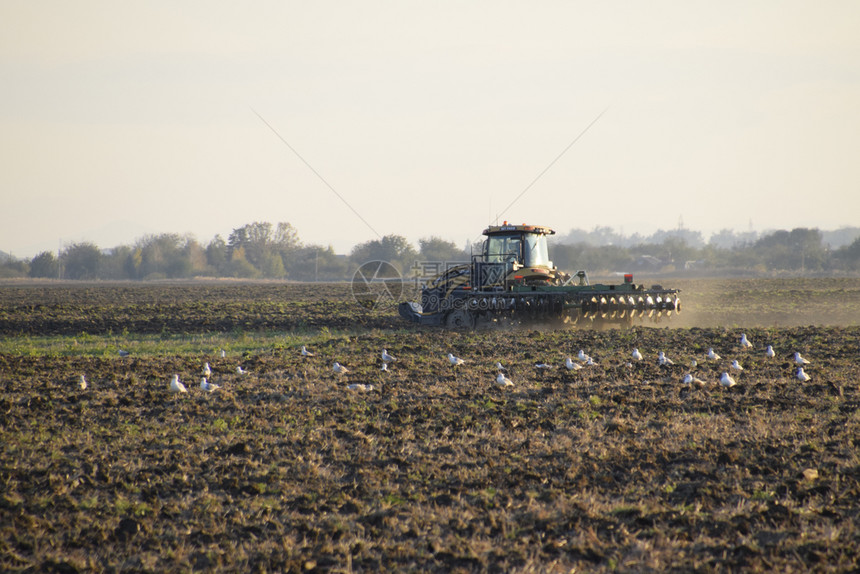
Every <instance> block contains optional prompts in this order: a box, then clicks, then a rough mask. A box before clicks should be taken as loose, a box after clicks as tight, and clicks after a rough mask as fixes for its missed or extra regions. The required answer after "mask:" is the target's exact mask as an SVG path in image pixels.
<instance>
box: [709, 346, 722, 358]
mask: <svg viewBox="0 0 860 574" xmlns="http://www.w3.org/2000/svg"><path fill="white" fill-rule="evenodd" d="M721 358H722V357H720V356H719V355H718V354H716V353H715V352H714V348H713V347H708V359H710V360H711V361H719V360H720V359H721Z"/></svg>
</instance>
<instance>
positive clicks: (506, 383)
mask: <svg viewBox="0 0 860 574" xmlns="http://www.w3.org/2000/svg"><path fill="white" fill-rule="evenodd" d="M496 384H497V385H499V386H500V387H513V386H514V382H513V381H512V380H510V379H509V378H507V377H506V376H505V374H504V373H501V372H500V373H499V375H498V376H497V377H496Z"/></svg>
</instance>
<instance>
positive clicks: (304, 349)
mask: <svg viewBox="0 0 860 574" xmlns="http://www.w3.org/2000/svg"><path fill="white" fill-rule="evenodd" d="M313 356H314V354H313V353H311V352H310V351H308V348H307V347H305V346H304V345H302V357H313Z"/></svg>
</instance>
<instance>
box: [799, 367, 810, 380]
mask: <svg viewBox="0 0 860 574" xmlns="http://www.w3.org/2000/svg"><path fill="white" fill-rule="evenodd" d="M797 378H798V379H799V380H801V381H803V382H804V383H805V382H806V381H808V380H809V379H811V378H812V377H810V376H809V375H807V374H806V373H804V372H803V367H798V368H797Z"/></svg>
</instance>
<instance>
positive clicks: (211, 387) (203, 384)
mask: <svg viewBox="0 0 860 574" xmlns="http://www.w3.org/2000/svg"><path fill="white" fill-rule="evenodd" d="M200 388H201V389H203V390H204V391H209V392H210V393H211V392H213V391H217V390H218V389H220V388H221V386H220V385H216V384H215V383H210V382H209V381H207V380H206V377H203V378H202V379H200Z"/></svg>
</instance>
